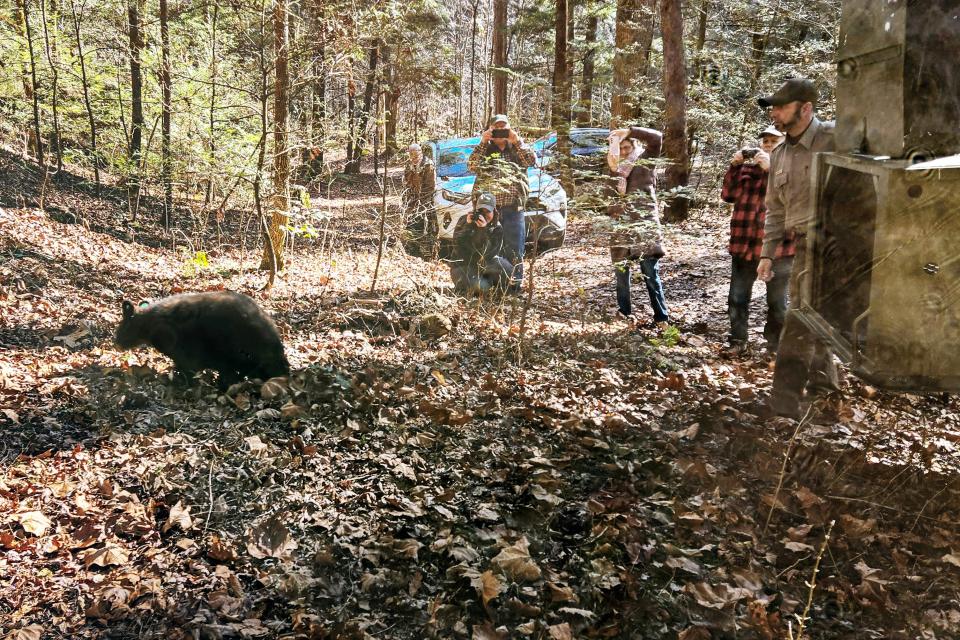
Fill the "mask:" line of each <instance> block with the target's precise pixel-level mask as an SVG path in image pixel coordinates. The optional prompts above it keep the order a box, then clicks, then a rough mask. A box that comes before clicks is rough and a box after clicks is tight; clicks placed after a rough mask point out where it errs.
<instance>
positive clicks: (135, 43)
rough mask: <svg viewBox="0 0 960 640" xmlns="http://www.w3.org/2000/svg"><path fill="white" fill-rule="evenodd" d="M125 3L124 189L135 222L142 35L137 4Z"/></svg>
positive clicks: (130, 0) (141, 122)
mask: <svg viewBox="0 0 960 640" xmlns="http://www.w3.org/2000/svg"><path fill="white" fill-rule="evenodd" d="M141 1H142V0H127V26H128V28H129V37H130V52H129V55H130V102H131V115H130V165H131V171H132V175H131V176H130V181H129V186H128V188H127V198H128V206H129V208H130V215H131V217H132V219H134V220H136V218H137V212H138V209H139V207H140V152H141V148H142V146H143V128H144V120H143V74H142V72H141V70H140V51H141V50H142V49H143V32H142V31H141V30H140V2H141Z"/></svg>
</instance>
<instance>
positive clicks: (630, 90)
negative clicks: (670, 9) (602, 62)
mask: <svg viewBox="0 0 960 640" xmlns="http://www.w3.org/2000/svg"><path fill="white" fill-rule="evenodd" d="M656 4H657V0H618V1H617V24H616V35H615V38H614V45H615V47H616V50H615V52H614V56H613V97H612V100H611V105H610V126H611V127H612V128H616V127H622V126H627V125H630V124H632V123H634V122H635V121H636V120H637V118H638V117H639V114H640V113H639V110H640V104H639V99H638V97H637V96H636V92H637V89H638V88H639V86H640V84H641V82H642V79H643V78H645V77H646V75H647V66H648V64H649V57H650V55H649V54H650V45H651V43H652V41H653V32H654V15H655V11H654V10H655V8H656Z"/></svg>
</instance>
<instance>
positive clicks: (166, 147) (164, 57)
mask: <svg viewBox="0 0 960 640" xmlns="http://www.w3.org/2000/svg"><path fill="white" fill-rule="evenodd" d="M168 23H169V15H168V11H167V0H160V94H161V97H160V120H161V124H160V136H161V147H162V149H161V153H162V158H161V170H160V173H161V178H162V180H163V228H164V229H169V228H170V217H171V216H172V214H173V177H172V175H171V173H172V172H171V167H170V101H171V93H172V88H171V81H170V28H169V24H168Z"/></svg>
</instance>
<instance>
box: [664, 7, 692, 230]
mask: <svg viewBox="0 0 960 640" xmlns="http://www.w3.org/2000/svg"><path fill="white" fill-rule="evenodd" d="M660 24H661V30H662V33H663V97H664V100H665V102H666V110H665V115H664V124H665V126H664V144H663V147H664V155H665V156H666V157H667V158H668V159H669V160H670V164H669V165H668V166H667V170H666V187H667V189H668V190H669V189H675V188H678V187H685V186H686V185H687V181H688V179H689V176H690V158H689V151H688V147H687V63H686V56H685V54H684V49H683V13H682V9H681V0H661V3H660ZM688 209H689V200H688V199H687V198H684V197H681V198H673V199H672V200H671V202H670V204H669V205H668V207H667V210H666V218H667V219H668V220H672V221H676V220H684V219H686V217H687V213H688Z"/></svg>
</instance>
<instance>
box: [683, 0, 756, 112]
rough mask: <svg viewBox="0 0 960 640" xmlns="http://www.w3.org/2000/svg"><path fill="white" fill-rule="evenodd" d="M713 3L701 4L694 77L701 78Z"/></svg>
mask: <svg viewBox="0 0 960 640" xmlns="http://www.w3.org/2000/svg"><path fill="white" fill-rule="evenodd" d="M712 2H713V0H702V1H701V2H700V16H699V18H698V19H697V49H696V51H697V52H696V55H695V57H694V62H693V65H694V66H693V75H694V76H695V77H699V76H700V69H701V67H702V66H703V46H704V45H705V44H706V43H707V17H708V16H709V15H710V5H711V4H712ZM751 95H752V94H751Z"/></svg>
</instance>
